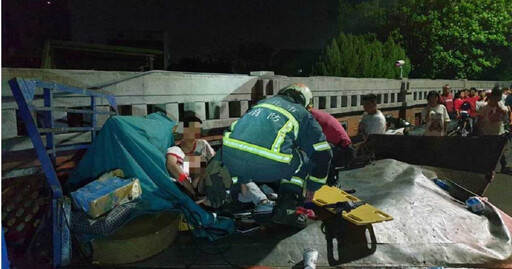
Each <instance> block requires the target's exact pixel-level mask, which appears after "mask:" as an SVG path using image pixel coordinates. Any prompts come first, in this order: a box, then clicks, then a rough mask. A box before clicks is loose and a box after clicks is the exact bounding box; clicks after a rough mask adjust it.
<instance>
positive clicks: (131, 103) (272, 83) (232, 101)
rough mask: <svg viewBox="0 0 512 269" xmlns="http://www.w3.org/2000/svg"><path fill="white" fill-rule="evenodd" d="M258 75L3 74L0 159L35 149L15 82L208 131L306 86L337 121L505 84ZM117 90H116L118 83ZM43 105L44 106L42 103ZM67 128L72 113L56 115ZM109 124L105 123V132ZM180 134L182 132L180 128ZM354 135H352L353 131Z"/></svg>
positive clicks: (74, 103) (74, 139) (75, 102)
mask: <svg viewBox="0 0 512 269" xmlns="http://www.w3.org/2000/svg"><path fill="white" fill-rule="evenodd" d="M251 74H252V75H234V74H205V73H184V72H168V71H152V72H149V73H144V74H143V73H138V72H108V71H80V70H44V69H15V68H2V153H4V152H7V151H19V150H26V149H30V148H32V143H31V142H30V139H28V138H27V137H24V136H22V135H20V134H22V133H23V131H22V130H19V129H23V127H22V126H18V125H20V124H21V121H20V120H19V119H18V118H17V116H16V109H17V106H16V103H15V101H14V99H13V98H12V93H11V90H10V87H9V86H8V83H7V82H8V80H10V79H11V78H14V77H23V78H35V79H42V80H46V81H52V82H56V83H63V84H67V85H71V86H77V87H84V88H90V87H95V86H99V85H100V86H101V85H107V86H103V87H101V89H100V90H101V91H103V92H106V93H111V94H114V95H116V100H117V103H118V105H120V112H121V114H122V115H146V114H148V113H151V112H154V111H163V112H165V113H167V115H168V116H170V117H173V118H175V119H180V118H181V117H182V116H183V113H184V112H185V111H187V110H192V111H195V113H196V114H197V115H198V116H199V117H200V118H201V119H203V120H204V124H203V126H204V128H205V129H206V130H208V129H223V128H226V127H228V126H229V125H230V123H231V122H232V121H234V120H236V119H237V118H239V117H240V116H242V115H243V114H244V113H245V111H246V110H247V109H248V108H249V107H250V105H252V104H253V103H255V102H257V101H258V100H261V99H263V98H267V97H269V96H272V95H275V94H276V93H277V91H278V90H279V89H281V88H282V87H284V86H286V85H288V84H290V83H292V82H302V83H304V84H306V85H308V86H309V87H310V88H311V90H312V91H313V94H314V106H315V107H316V108H319V109H322V110H325V111H327V112H329V113H331V114H336V115H337V116H338V117H339V118H340V117H344V115H359V114H362V112H363V108H362V106H361V96H362V95H364V94H367V93H375V94H377V95H378V98H379V102H380V105H379V106H380V107H381V108H387V109H399V108H403V107H414V106H419V105H424V104H425V103H426V98H425V97H426V93H427V92H428V91H430V90H438V91H441V88H442V86H443V85H444V84H447V83H448V84H450V85H451V86H452V88H453V89H455V90H457V89H461V88H469V87H473V86H474V87H477V88H491V87H493V86H494V85H496V84H499V85H507V82H495V81H467V80H425V79H403V80H393V79H375V78H343V77H307V78H304V77H285V76H275V75H274V74H273V73H272V72H253V73H251ZM116 82H117V83H116ZM54 103H55V105H56V106H60V107H80V106H87V105H89V99H88V98H85V97H80V96H69V95H64V96H56V97H55V100H54ZM35 104H36V105H42V101H39V102H36V103H35ZM98 105H99V107H98V109H100V110H101V109H108V106H107V104H106V102H99V103H98ZM55 116H56V118H57V119H59V118H60V119H62V120H64V121H65V120H66V119H67V114H66V112H60V113H57V114H56V115H55ZM105 120H106V118H105V117H103V118H100V119H99V124H100V125H101V124H102V123H104V121H105ZM180 129H181V127H180ZM352 129H353V128H351V130H352ZM56 140H57V143H63V144H66V143H80V142H88V141H90V135H89V134H80V135H78V134H73V133H71V134H61V135H58V136H56Z"/></svg>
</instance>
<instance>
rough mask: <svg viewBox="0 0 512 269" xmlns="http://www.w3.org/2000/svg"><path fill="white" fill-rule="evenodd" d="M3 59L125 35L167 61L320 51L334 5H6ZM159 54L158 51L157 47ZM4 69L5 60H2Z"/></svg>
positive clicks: (71, 1)
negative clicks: (144, 38) (145, 41)
mask: <svg viewBox="0 0 512 269" xmlns="http://www.w3.org/2000/svg"><path fill="white" fill-rule="evenodd" d="M2 4H3V9H2V12H3V25H2V32H3V33H2V34H3V37H4V38H3V44H2V49H3V52H4V56H5V55H6V54H7V55H13V54H16V55H20V54H22V55H39V54H40V53H41V52H42V48H43V44H44V40H46V39H48V38H52V39H57V40H70V41H79V42H88V43H99V44H112V43H113V42H114V41H115V40H116V39H119V38H120V36H121V37H122V35H123V33H131V32H139V33H145V32H147V33H153V35H155V34H156V35H158V34H160V33H161V35H164V34H163V33H166V35H167V38H168V46H167V48H165V49H166V50H167V52H168V54H169V55H170V58H169V60H170V62H178V61H180V59H183V58H184V57H191V58H192V57H206V56H210V57H211V56H214V57H220V58H222V57H224V56H222V55H223V54H226V53H227V54H229V52H230V51H232V50H235V49H236V48H239V47H240V46H249V47H250V46H251V45H254V44H259V46H265V47H268V48H270V49H271V50H272V54H274V55H275V54H277V53H279V52H280V51H281V50H322V49H324V48H325V45H326V44H327V42H328V41H329V40H330V39H331V38H333V37H334V36H335V35H336V33H337V28H338V26H337V22H336V20H337V18H336V1H335V0H324V1H314V0H309V1H308V0H294V1H266V0H265V1H249V0H200V1H190V0H175V1H164V0H149V1H148V0H144V1H131V0H123V1H104V0H87V1H84V0H53V1H52V0H48V1H32V0H30V1H15V0H4V1H3V2H2ZM162 50H163V48H162ZM2 64H3V66H6V62H5V61H3V63H2Z"/></svg>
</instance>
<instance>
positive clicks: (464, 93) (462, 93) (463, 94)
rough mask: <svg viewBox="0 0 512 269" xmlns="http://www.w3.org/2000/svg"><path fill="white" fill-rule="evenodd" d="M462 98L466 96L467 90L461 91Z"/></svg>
mask: <svg viewBox="0 0 512 269" xmlns="http://www.w3.org/2000/svg"><path fill="white" fill-rule="evenodd" d="M460 98H461V99H462V98H466V92H465V91H462V92H460Z"/></svg>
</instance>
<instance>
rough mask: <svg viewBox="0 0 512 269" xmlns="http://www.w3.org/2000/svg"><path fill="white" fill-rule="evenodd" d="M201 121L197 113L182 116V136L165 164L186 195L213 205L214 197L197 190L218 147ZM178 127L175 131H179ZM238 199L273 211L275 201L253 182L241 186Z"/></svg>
mask: <svg viewBox="0 0 512 269" xmlns="http://www.w3.org/2000/svg"><path fill="white" fill-rule="evenodd" d="M201 124H202V121H201V119H199V118H198V117H197V116H195V115H189V116H186V117H184V119H183V139H182V140H181V142H180V143H179V144H177V145H174V146H172V147H170V148H168V149H167V154H166V167H167V171H168V172H169V174H170V175H171V178H172V179H173V180H174V181H175V182H176V183H178V184H177V185H178V186H180V187H181V189H182V191H184V192H185V193H186V194H187V195H189V196H190V197H191V198H192V199H194V200H195V201H196V203H198V204H203V205H205V206H212V203H211V201H209V200H208V199H207V198H206V197H204V196H203V195H202V194H201V193H199V191H198V186H199V185H200V184H199V183H200V181H201V180H203V179H204V177H205V175H204V168H205V167H206V164H207V163H209V162H210V160H211V159H212V158H213V157H214V156H215V150H214V149H213V148H212V146H211V145H210V144H209V143H208V141H206V140H204V139H200V137H201ZM176 129H177V128H176V127H175V128H174V130H173V132H175V131H176ZM241 187H242V188H241V192H239V193H237V197H236V198H237V199H238V201H239V202H241V203H250V202H252V203H253V204H254V206H255V210H254V211H255V212H258V213H271V212H272V209H273V202H271V201H269V200H268V199H267V197H266V195H265V194H264V193H263V192H262V191H261V190H260V189H259V187H258V186H257V185H256V184H255V183H253V182H251V183H248V184H244V186H241Z"/></svg>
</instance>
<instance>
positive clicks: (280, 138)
mask: <svg viewBox="0 0 512 269" xmlns="http://www.w3.org/2000/svg"><path fill="white" fill-rule="evenodd" d="M292 129H293V122H292V121H291V120H288V121H287V122H286V123H285V124H284V125H283V127H282V128H281V129H280V130H279V132H277V137H276V139H275V140H274V143H273V144H272V151H274V152H280V151H281V145H282V144H283V142H284V138H285V137H286V134H287V133H288V132H290V131H291V130H292Z"/></svg>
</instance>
